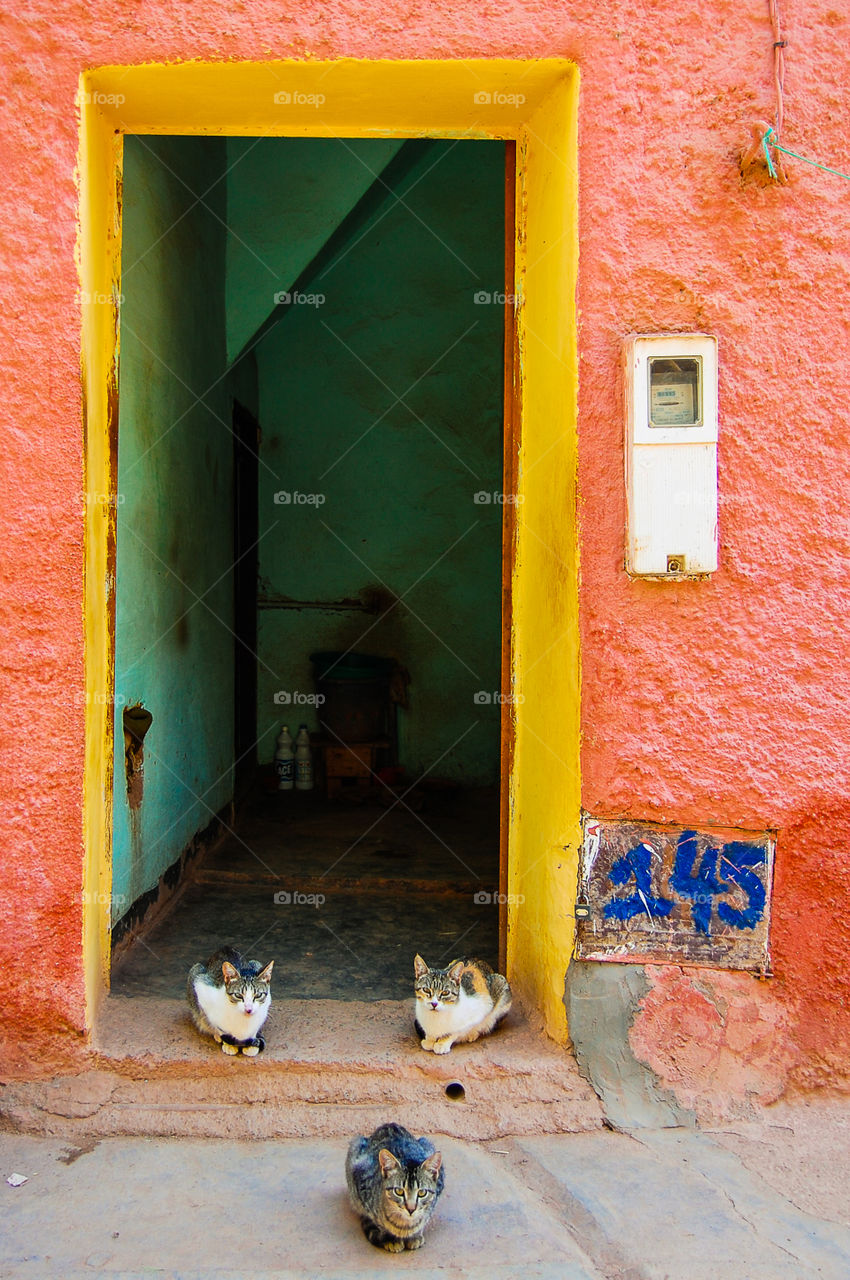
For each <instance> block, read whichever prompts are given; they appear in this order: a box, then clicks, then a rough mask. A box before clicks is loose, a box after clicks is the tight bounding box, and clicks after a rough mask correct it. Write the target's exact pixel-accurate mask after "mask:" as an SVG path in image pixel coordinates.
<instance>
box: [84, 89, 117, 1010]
mask: <svg viewBox="0 0 850 1280" xmlns="http://www.w3.org/2000/svg"><path fill="white" fill-rule="evenodd" d="M79 105H80V115H81V127H80V151H79V178H80V231H79V236H78V241H77V253H78V271H79V280H80V310H81V314H82V369H81V373H82V382H83V413H84V423H83V430H84V434H85V496H86V503H85V512H86V515H85V522H86V523H85V540H86V557H85V597H84V601H85V624H86V626H85V636H86V641H85V643H86V652H85V672H86V744H85V776H84V781H83V788H84V804H83V839H84V849H85V854H84V858H85V861H84V867H83V965H84V976H85V989H86V1011H87V1019H86V1020H87V1024H88V1025H89V1026H91V1025H92V1022H93V1020H94V1016H95V1013H96V1011H97V1006H98V1003H99V1000H100V997H101V995H102V994H103V992H105V991H106V990H107V989H108V985H109V959H110V956H109V947H110V933H109V924H110V911H109V895H110V892H111V888H112V755H113V751H112V741H113V729H112V695H113V691H114V680H113V657H114V640H115V634H114V633H115V625H114V619H115V593H114V573H115V501H114V498H115V496H116V495H115V488H116V474H117V454H116V448H115V443H116V438H117V412H118V394H117V371H118V308H117V293H118V278H119V253H120V216H119V215H120V207H119V200H120V158H121V149H120V139H119V136H118V135H116V134H115V132H114V131H113V130H111V129H106V128H105V127H104V121H103V118H102V116H101V114H100V112H99V111H98V109H97V108H96V107H95V106H93V105H92V97H91V88H90V85H89V84H88V83H87V79H86V77H85V76H83V77H81V79H80V95H79ZM95 499H97V500H95Z"/></svg>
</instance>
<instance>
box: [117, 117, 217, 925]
mask: <svg viewBox="0 0 850 1280" xmlns="http://www.w3.org/2000/svg"><path fill="white" fill-rule="evenodd" d="M225 163H226V144H225V141H224V140H223V139H192V138H167V137H162V138H156V137H145V138H136V137H128V138H127V139H126V140H125V144H124V219H123V239H122V293H123V302H122V308H121V358H120V387H119V404H120V426H119V446H118V508H117V575H116V578H117V589H116V597H117V616H116V660H115V668H116V671H115V692H116V716H115V719H116V743H115V759H116V769H115V791H114V838H113V900H114V908H113V919H117V918H119V917H120V916H121V915H122V914H123V912H124V910H125V909H126V908H127V907H128V906H129V905H130V903H132V902H133V901H134V900H135V899H136V898H137V897H138V896H139V895H140V894H142V893H144V892H145V891H146V890H148V889H150V888H152V887H153V886H155V885H156V883H157V880H158V878H159V876H160V875H161V874H162V872H163V871H164V870H165V868H166V867H168V866H169V865H170V864H171V863H172V862H173V861H174V860H175V859H176V858H177V857H178V856H179V855H180V853H181V851H182V850H183V848H184V847H185V846H186V844H187V843H188V842H189V840H191V838H192V836H193V835H194V834H195V833H196V832H197V831H198V830H199V829H201V828H203V827H204V826H206V825H207V823H208V822H209V821H210V820H211V818H212V815H213V814H214V813H215V812H216V811H217V810H218V809H220V808H221V807H222V806H223V805H225V804H226V803H227V802H228V800H229V799H230V797H231V794H232V780H231V768H232V755H233V705H232V704H233V692H232V690H233V641H232V636H231V632H230V627H231V624H232V584H231V576H230V564H231V560H232V550H231V538H232V534H231V528H230V516H229V512H230V509H231V505H232V456H233V455H232V438H231V434H230V431H229V421H230V412H231V407H230V399H229V390H228V386H227V379H226V378H225V379H224V380H222V376H223V374H224V372H225V369H226V355H225V310H224V271H225V230H224V219H225V215H226V187H225V183H224V181H223V180H221V179H222V178H223V175H224V171H225ZM198 196H203V203H197V197H198ZM198 397H200V399H197V398H198ZM198 597H202V600H203V602H202V603H199V602H198ZM136 702H142V703H143V704H144V705H145V707H147V708H148V710H149V711H151V712H152V714H153V725H152V727H151V729H150V732H149V733H148V736H147V739H146V750H145V769H144V799H143V801H142V804H141V807H140V808H139V809H137V810H133V811H131V810H130V808H129V805H128V801H127V794H126V786H125V775H124V767H123V757H124V748H123V733H122V726H121V711H122V708H123V707H124V706H126V705H129V704H133V703H136Z"/></svg>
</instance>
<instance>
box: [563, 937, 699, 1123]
mask: <svg viewBox="0 0 850 1280" xmlns="http://www.w3.org/2000/svg"><path fill="white" fill-rule="evenodd" d="M649 992H650V984H649V982H648V981H647V978H646V975H645V974H644V971H643V968H642V966H640V965H630V964H618V965H606V964H597V963H593V962H590V963H586V962H581V961H576V960H573V961H572V962H571V963H570V967H569V969H568V970H567V977H566V982H565V989H564V1004H565V1006H566V1010H567V1023H568V1026H569V1029H570V1036H571V1038H572V1042H573V1048H574V1049H575V1054H576V1060H577V1061H578V1066H579V1071H580V1072H581V1074H582V1075H583V1076H584V1077H585V1079H587V1080H589V1081H590V1083H591V1085H592V1086H593V1088H594V1089H595V1090H596V1093H597V1094H598V1095H599V1098H600V1100H601V1102H602V1105H603V1107H604V1108H605V1114H606V1116H607V1118H608V1120H610V1122H611V1123H612V1124H613V1125H615V1126H616V1127H617V1128H621V1129H633V1128H675V1127H679V1126H682V1125H684V1126H693V1124H694V1123H695V1117H694V1115H693V1113H692V1112H690V1111H689V1110H687V1108H684V1107H681V1106H680V1105H679V1103H678V1102H677V1100H676V1097H675V1095H674V1094H673V1093H672V1092H671V1091H670V1090H669V1089H668V1088H666V1087H665V1085H664V1084H663V1082H662V1081H661V1080H660V1079H659V1077H658V1076H657V1074H656V1073H655V1071H654V1070H653V1069H652V1067H651V1066H650V1065H649V1064H648V1063H647V1062H641V1061H640V1060H639V1059H638V1058H637V1057H636V1055H635V1053H634V1051H633V1048H632V1044H631V1040H630V1029H631V1026H632V1024H633V1022H634V1020H635V1018H636V1017H637V1016H638V1015H639V1013H640V1011H641V1002H642V1000H643V999H644V997H645V996H646V995H647V994H648V993H649Z"/></svg>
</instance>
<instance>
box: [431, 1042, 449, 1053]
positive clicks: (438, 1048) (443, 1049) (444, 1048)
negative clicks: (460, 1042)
mask: <svg viewBox="0 0 850 1280" xmlns="http://www.w3.org/2000/svg"><path fill="white" fill-rule="evenodd" d="M451 1047H452V1042H451V1040H437V1041H436V1042H435V1044H434V1052H435V1053H448V1052H449V1051H450V1049H451Z"/></svg>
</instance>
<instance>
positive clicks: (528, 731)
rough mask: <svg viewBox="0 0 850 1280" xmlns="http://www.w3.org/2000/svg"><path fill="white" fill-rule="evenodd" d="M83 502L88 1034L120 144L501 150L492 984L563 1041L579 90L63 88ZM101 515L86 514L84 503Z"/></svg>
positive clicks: (119, 82)
mask: <svg viewBox="0 0 850 1280" xmlns="http://www.w3.org/2000/svg"><path fill="white" fill-rule="evenodd" d="M79 101H80V113H81V128H80V157H79V181H80V234H79V245H78V249H79V270H80V292H81V299H82V304H83V305H82V378H83V393H84V394H83V404H84V410H83V412H84V431H85V466H86V482H85V483H86V491H87V493H90V494H94V495H97V497H98V501H92V502H88V503H87V504H86V559H85V564H86V578H85V610H86V622H87V627H86V707H87V723H86V754H85V779H84V804H83V823H84V840H85V850H86V852H85V866H84V874H83V903H84V908H83V957H84V965H85V982H86V997H87V1018H88V1025H89V1026H91V1025H92V1023H93V1021H94V1018H95V1016H96V1013H97V1009H98V1005H99V1002H100V999H101V998H102V996H103V994H104V993H105V992H106V991H107V990H108V987H109V962H110V950H109V949H110V932H109V926H110V911H109V901H110V893H111V885H112V865H111V858H112V854H111V843H112V767H113V766H112V754H113V732H114V723H113V697H114V652H115V580H114V575H115V511H116V503H117V498H118V495H117V492H116V487H117V429H118V399H117V386H118V355H119V352H118V340H119V329H118V301H119V296H120V292H121V281H120V249H121V167H122V155H123V137H124V134H127V133H140V134H213V135H231V134H232V135H243V136H248V137H252V136H280V137H358V138H365V137H384V138H385V137H402V138H403V137H438V138H490V139H505V140H513V141H515V143H516V214H515V234H516V240H515V252H514V255H513V260H514V272H515V280H514V284H513V288H514V293H515V294H516V296H517V298H518V305H517V307H516V311H515V316H516V333H515V341H514V353H515V358H514V359H513V361H512V362H511V378H512V382H513V388H512V390H513V395H512V397H511V396H509V403H508V404H507V405H506V426H507V427H508V429H509V435H508V439H509V441H510V440H512V441H513V442H514V446H513V457H512V458H509V459H508V460H507V461H508V463H509V464H510V465H506V486H507V485H513V486H514V488H513V494H514V498H515V518H514V523H513V534H514V536H513V547H512V555H511V556H510V582H509V596H510V614H509V616H510V620H511V622H510V638H509V657H508V660H507V662H506V669H507V671H508V673H509V677H510V678H509V681H506V686H505V689H504V693H505V694H507V695H509V698H510V701H508V702H507V703H506V704H505V705H506V709H505V713H504V714H505V716H506V717H507V720H506V727H507V728H508V729H509V730H510V729H512V732H507V733H505V734H504V735H503V740H504V741H506V742H507V743H508V744H509V755H506V772H507V778H508V787H507V815H506V825H507V830H506V838H507V882H506V884H505V885H504V888H505V890H506V893H507V903H506V906H507V971H508V976H509V978H510V980H511V982H512V984H513V985H514V987H515V989H516V991H517V993H518V994H519V996H520V997H521V998H522V999H524V1000H525V1002H526V1003H527V1004H528V1005H529V1006H530V1007H532V1008H534V1009H536V1010H538V1011H539V1013H540V1014H541V1015H542V1017H543V1020H544V1024H545V1026H546V1029H547V1030H548V1032H549V1033H550V1035H552V1036H553V1037H554V1038H555V1039H557V1040H559V1041H564V1040H565V1039H566V1036H567V1026H566V1016H565V1012H564V1004H563V991H564V977H565V973H566V968H567V965H568V963H569V959H570V956H571V954H572V949H573V941H574V914H573V913H574V906H575V888H576V875H577V860H578V849H579V841H580V838H581V826H580V787H579V695H580V683H579V639H578V588H577V544H576V515H575V483H576V413H577V376H578V375H577V350H576V309H575V293H576V278H577V259H578V227H577V210H578V202H577V176H578V175H577V169H578V166H577V115H578V72H577V69H576V67H575V66H574V64H572V63H570V62H566V61H564V60H562V59H537V60H528V61H523V60H516V61H514V60H510V59H473V60H454V61H424V60H423V61H397V62H393V61H368V60H353V59H340V60H337V61H326V62H321V61H294V60H292V61H274V62H271V61H270V62H262V63H256V62H250V63H249V62H243V63H201V62H188V63H180V64H174V65H160V64H146V65H142V66H124V67H120V66H117V67H99V68H97V69H94V70H90V71H86V72H85V73H84V74H83V75H82V76H81V77H80V96H79ZM101 498H102V499H103V500H102V501H101V500H100V499H101Z"/></svg>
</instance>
